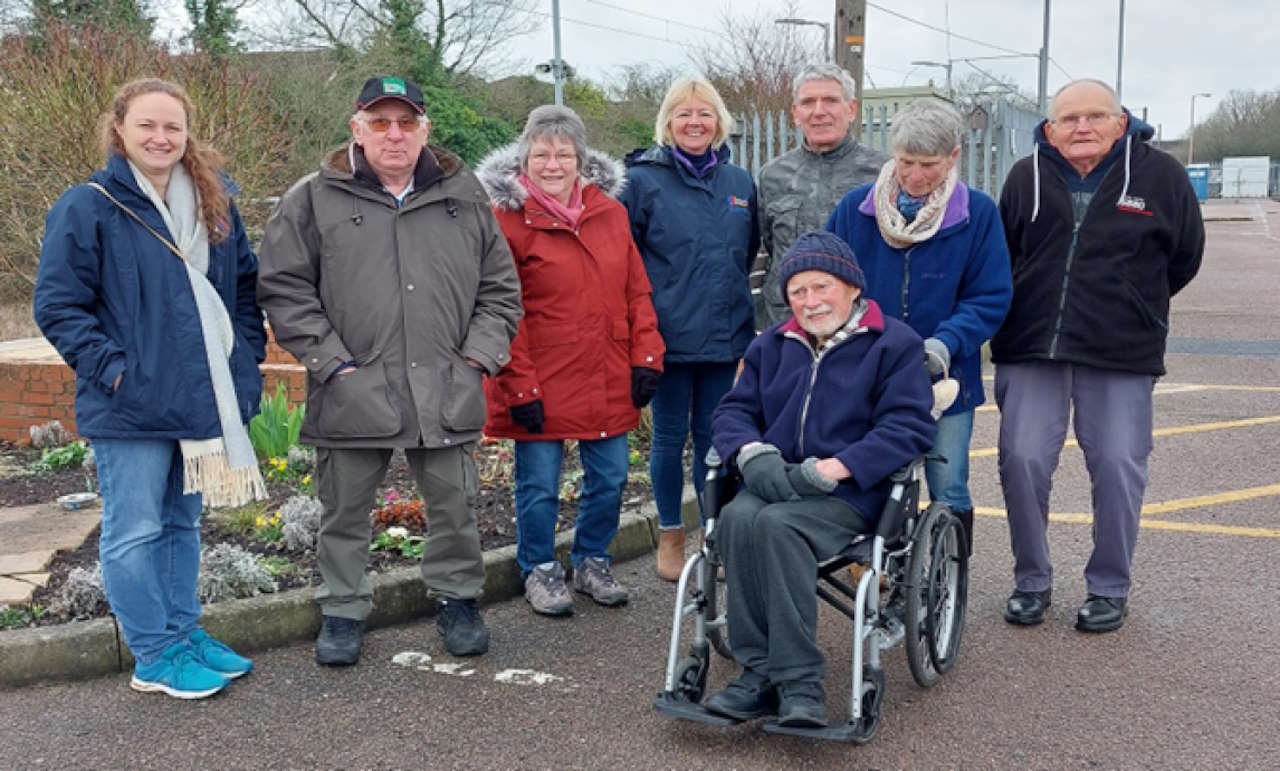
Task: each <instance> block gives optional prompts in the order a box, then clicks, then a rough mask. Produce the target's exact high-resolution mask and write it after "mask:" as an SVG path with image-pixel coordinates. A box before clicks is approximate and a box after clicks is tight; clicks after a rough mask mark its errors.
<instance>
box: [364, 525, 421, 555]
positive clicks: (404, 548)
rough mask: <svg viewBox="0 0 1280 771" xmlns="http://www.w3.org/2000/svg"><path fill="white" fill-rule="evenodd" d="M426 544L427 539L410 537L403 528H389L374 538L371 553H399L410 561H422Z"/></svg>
mask: <svg viewBox="0 0 1280 771" xmlns="http://www.w3.org/2000/svg"><path fill="white" fill-rule="evenodd" d="M426 542H427V539H426V538H423V537H422V536H420V535H410V534H409V531H408V530H406V529H404V528H403V527H389V528H387V529H386V530H383V531H382V532H380V533H378V534H377V535H375V536H374V537H373V541H372V542H370V544H369V551H399V552H400V554H401V556H404V557H408V558H409V559H422V551H423V549H424V548H426Z"/></svg>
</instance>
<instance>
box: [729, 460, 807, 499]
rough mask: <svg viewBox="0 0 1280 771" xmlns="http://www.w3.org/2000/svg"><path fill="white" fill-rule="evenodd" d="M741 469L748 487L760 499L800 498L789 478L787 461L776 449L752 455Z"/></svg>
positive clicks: (743, 479)
mask: <svg viewBox="0 0 1280 771" xmlns="http://www.w3.org/2000/svg"><path fill="white" fill-rule="evenodd" d="M741 470H742V481H743V482H744V483H746V485H747V489H748V490H750V491H751V492H752V493H753V494H755V495H756V496H757V497H759V498H760V499H762V500H764V501H766V502H768V503H781V502H783V501H797V500H800V496H799V495H797V494H796V490H795V488H794V487H792V486H791V482H790V481H789V480H788V479H787V463H786V461H784V460H783V459H782V455H781V454H780V453H779V452H778V451H777V450H776V449H772V450H769V451H767V452H762V453H760V454H759V455H753V456H751V459H750V460H748V461H747V462H746V463H745V464H744V465H743V466H742V467H741Z"/></svg>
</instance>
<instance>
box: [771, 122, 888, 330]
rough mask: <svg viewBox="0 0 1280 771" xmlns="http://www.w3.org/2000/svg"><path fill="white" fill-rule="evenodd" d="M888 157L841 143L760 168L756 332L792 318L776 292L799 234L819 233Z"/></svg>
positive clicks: (796, 151) (783, 157) (791, 155)
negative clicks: (781, 267) (760, 282)
mask: <svg viewBox="0 0 1280 771" xmlns="http://www.w3.org/2000/svg"><path fill="white" fill-rule="evenodd" d="M887 160H889V157H888V156H887V155H885V154H884V153H881V152H880V151H879V150H873V149H871V148H870V147H867V146H865V145H860V144H858V143H857V142H855V141H853V137H851V136H849V137H845V140H844V141H843V142H841V143H840V144H839V145H836V146H835V147H834V148H832V149H831V150H828V151H827V152H825V153H815V152H813V151H812V150H810V149H808V148H807V147H804V146H803V145H802V146H800V147H797V148H796V149H794V150H791V151H790V152H787V153H784V154H782V155H780V156H778V157H777V158H775V159H773V160H772V161H770V162H769V163H768V164H766V165H765V167H764V168H763V169H760V178H759V180H758V181H757V183H756V187H757V189H758V196H759V203H758V211H759V212H760V242H761V244H762V245H763V247H764V250H765V254H764V265H763V268H764V270H765V279H764V287H763V289H762V291H761V293H760V295H759V296H758V297H757V298H756V329H757V330H764V329H766V328H768V327H770V326H772V325H774V324H776V323H778V322H779V321H783V320H785V319H787V318H790V316H791V309H790V308H789V307H788V306H787V304H786V302H784V301H783V299H782V291H781V289H780V288H779V287H778V263H780V262H781V261H782V256H783V255H784V254H786V253H787V250H788V249H790V248H791V244H792V243H793V242H794V241H795V240H796V237H797V236H799V235H800V234H801V233H807V232H809V231H811V230H822V229H824V228H825V227H826V224H827V218H828V217H829V216H830V215H831V212H832V211H834V210H835V208H836V204H838V203H840V199H841V198H844V195H845V193H847V192H849V191H850V190H852V189H853V188H855V187H857V186H858V185H864V184H866V183H868V182H875V181H876V177H877V176H879V174H880V167H881V166H883V165H884V163H885V161H887Z"/></svg>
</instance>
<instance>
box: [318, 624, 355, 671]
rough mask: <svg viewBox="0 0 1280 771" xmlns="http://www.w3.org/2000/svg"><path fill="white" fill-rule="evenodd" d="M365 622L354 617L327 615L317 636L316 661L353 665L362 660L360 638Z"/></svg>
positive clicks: (329, 664)
mask: <svg viewBox="0 0 1280 771" xmlns="http://www.w3.org/2000/svg"><path fill="white" fill-rule="evenodd" d="M363 637H364V622H363V621H358V620H356V619H354V618H339V617H338V616H325V617H324V623H323V624H321V625H320V636H319V637H317V638H316V663H317V664H326V665H328V666H351V665H352V664H354V663H356V662H357V661H359V660H360V640H361V639H362V638H363Z"/></svg>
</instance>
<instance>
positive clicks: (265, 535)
mask: <svg viewBox="0 0 1280 771" xmlns="http://www.w3.org/2000/svg"><path fill="white" fill-rule="evenodd" d="M251 535H253V537H254V538H256V539H258V540H259V541H266V542H267V543H276V542H277V541H279V540H281V539H282V538H284V526H283V524H282V523H281V520H280V512H278V511H277V512H276V513H275V514H271V515H268V514H266V513H264V514H262V516H260V517H258V518H257V519H255V520H254V521H253V533H252V534H251Z"/></svg>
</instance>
